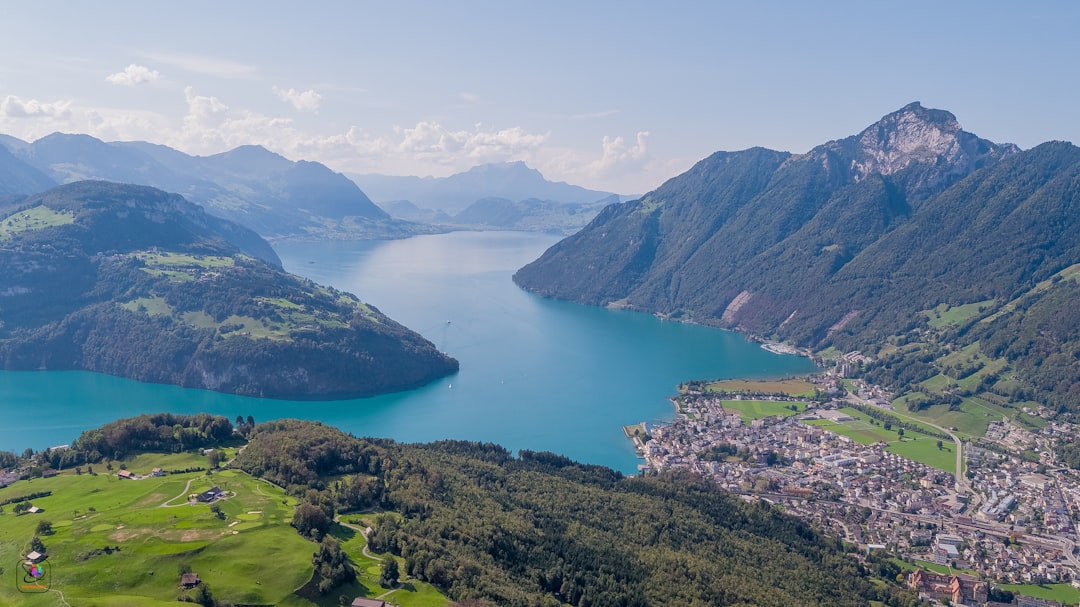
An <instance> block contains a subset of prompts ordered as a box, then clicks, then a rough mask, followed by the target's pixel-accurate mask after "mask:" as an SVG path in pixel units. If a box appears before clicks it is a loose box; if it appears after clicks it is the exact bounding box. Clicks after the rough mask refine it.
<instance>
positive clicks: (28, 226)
mask: <svg viewBox="0 0 1080 607" xmlns="http://www.w3.org/2000/svg"><path fill="white" fill-rule="evenodd" d="M72 223H75V213H73V212H71V211H54V210H52V209H50V208H49V207H46V206H43V205H39V206H36V207H34V208H32V209H27V210H25V211H19V212H18V213H12V214H11V215H8V216H7V217H5V218H4V219H3V220H0V241H2V240H6V239H8V238H11V236H12V235H13V234H18V233H19V232H30V231H33V230H42V229H45V228H47V227H50V226H62V225H68V224H72Z"/></svg>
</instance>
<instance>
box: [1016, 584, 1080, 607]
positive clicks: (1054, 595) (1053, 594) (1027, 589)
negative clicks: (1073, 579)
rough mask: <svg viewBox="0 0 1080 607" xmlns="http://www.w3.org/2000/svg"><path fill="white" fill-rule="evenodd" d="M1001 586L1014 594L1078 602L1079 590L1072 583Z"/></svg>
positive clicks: (1072, 603) (1071, 602)
mask: <svg viewBox="0 0 1080 607" xmlns="http://www.w3.org/2000/svg"><path fill="white" fill-rule="evenodd" d="M1001 587H1002V588H1003V589H1005V590H1008V591H1009V592H1012V593H1014V594H1022V595H1024V596H1033V597H1035V598H1039V599H1050V600H1052V601H1057V602H1059V603H1062V604H1064V605H1076V604H1077V603H1080V590H1077V589H1076V588H1074V587H1073V585H1072V584H1001Z"/></svg>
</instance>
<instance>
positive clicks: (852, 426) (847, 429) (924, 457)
mask: <svg viewBox="0 0 1080 607" xmlns="http://www.w3.org/2000/svg"><path fill="white" fill-rule="evenodd" d="M841 411H843V412H844V413H847V414H848V415H850V416H851V417H853V418H855V419H853V420H851V421H845V422H834V421H831V420H827V419H814V420H807V421H805V422H803V423H806V424H810V425H812V426H818V427H819V428H823V429H825V430H828V431H830V432H835V433H836V434H839V435H841V436H846V437H848V438H850V439H851V440H853V441H855V442H857V443H859V444H860V445H872V444H874V443H878V442H885V443H888V444H887V445H886V446H885V450H886V451H888V452H889V453H895V454H896V455H899V456H900V457H905V458H907V459H910V460H912V461H916V462H919V463H922V464H926V465H927V466H931V467H933V468H937V469H938V470H944V471H945V472H949V473H953V472H954V471H955V470H956V452H955V451H954V449H955V448H956V446H955V445H954V444H953V442H952V441H951V440H948V439H945V440H944V441H942V443H943V444H942V449H940V450H938V448H937V441H938V439H936V438H934V437H932V436H926V435H924V434H918V433H916V432H912V431H910V430H909V431H906V432H905V433H904V436H903V437H902V438H901V437H900V435H899V433H898V432H897V431H896V430H895V429H893V430H886V429H885V427H884V426H883V425H880V424H881V422H878V423H876V424H875V423H874V421H876V420H872V419H871V418H870V417H869V416H867V415H865V414H864V413H861V412H859V411H857V410H855V409H850V408H844V409H841Z"/></svg>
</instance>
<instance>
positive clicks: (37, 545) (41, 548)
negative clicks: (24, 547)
mask: <svg viewBox="0 0 1080 607" xmlns="http://www.w3.org/2000/svg"><path fill="white" fill-rule="evenodd" d="M30 549H31V550H36V551H37V552H40V553H41V554H45V553H46V552H48V550H46V549H45V543H44V542H42V541H41V538H40V537H38V536H36V535H35V536H34V539H32V540H30Z"/></svg>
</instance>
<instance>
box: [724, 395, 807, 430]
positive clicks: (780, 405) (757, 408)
mask: <svg viewBox="0 0 1080 607" xmlns="http://www.w3.org/2000/svg"><path fill="white" fill-rule="evenodd" d="M720 402H721V403H723V405H724V408H725V409H728V410H730V411H737V412H738V413H739V417H741V418H742V420H743V424H747V423H749V421H750V420H754V419H761V418H763V417H769V416H772V415H782V416H784V417H791V416H792V415H795V414H797V413H802V412H803V411H806V403H789V402H784V401H776V400H724V401H720ZM791 407H795V409H796V410H795V411H792V410H791Z"/></svg>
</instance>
